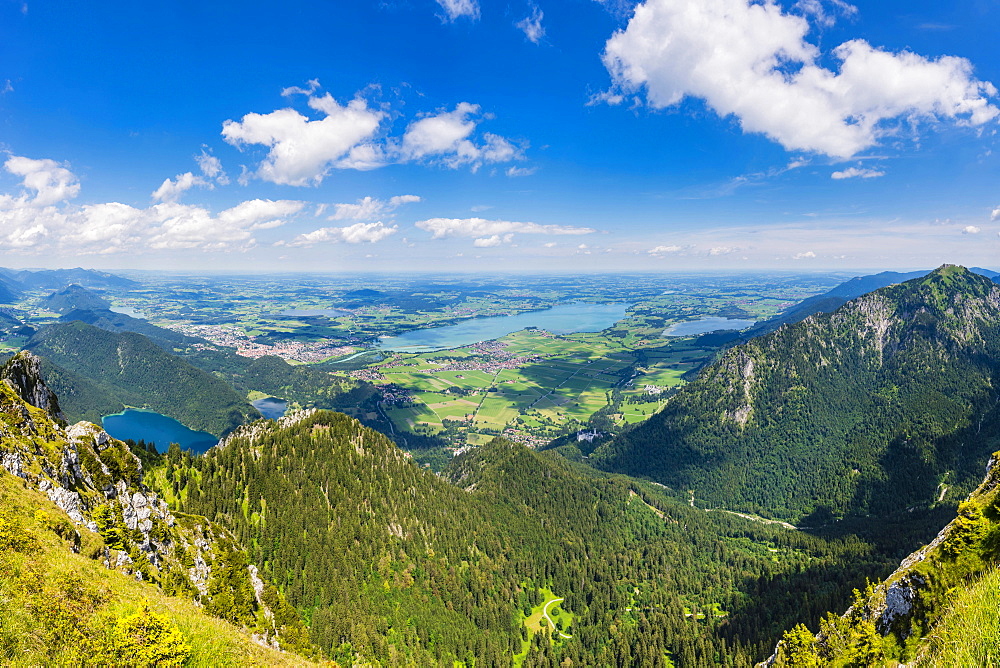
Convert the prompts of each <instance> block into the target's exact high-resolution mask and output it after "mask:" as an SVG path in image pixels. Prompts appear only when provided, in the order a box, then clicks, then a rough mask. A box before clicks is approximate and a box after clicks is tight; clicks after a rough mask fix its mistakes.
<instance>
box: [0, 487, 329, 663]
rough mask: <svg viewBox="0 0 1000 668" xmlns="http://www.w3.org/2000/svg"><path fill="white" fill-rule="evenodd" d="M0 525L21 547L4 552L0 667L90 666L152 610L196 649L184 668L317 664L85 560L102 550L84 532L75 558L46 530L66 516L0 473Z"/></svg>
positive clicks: (189, 603)
mask: <svg viewBox="0 0 1000 668" xmlns="http://www.w3.org/2000/svg"><path fill="white" fill-rule="evenodd" d="M0 516H2V518H3V525H4V526H5V527H6V529H5V530H4V531H0V534H3V535H6V536H7V537H8V538H9V537H10V536H11V535H15V536H20V538H21V547H20V548H19V547H16V546H13V545H12V544H10V543H9V542H8V544H7V545H5V546H4V548H3V549H0V663H2V664H4V665H14V666H33V665H86V664H87V663H89V662H91V661H94V660H95V658H94V657H96V656H98V655H99V654H100V652H101V651H102V649H104V650H105V651H106V648H107V646H108V645H107V642H108V640H107V639H108V638H109V637H110V634H112V633H113V629H114V628H115V625H116V623H117V622H118V621H119V620H122V619H123V618H126V617H129V616H131V615H134V614H136V613H138V612H140V611H142V610H143V608H144V607H146V606H148V609H149V611H150V612H152V613H153V614H155V615H159V616H162V617H165V618H166V620H167V622H168V624H169V625H170V626H173V627H176V628H177V629H178V630H179V631H180V633H181V635H182V636H183V640H184V642H185V643H186V644H187V645H189V646H190V649H191V651H190V657H189V658H188V660H187V663H186V664H185V665H189V666H283V665H290V666H291V665H311V664H310V662H308V661H307V660H306V659H303V658H302V657H299V656H297V655H293V654H288V653H283V652H278V651H275V650H272V649H267V648H264V647H261V646H259V645H257V644H255V643H254V642H252V641H251V640H250V638H249V637H248V636H247V635H245V634H244V633H243V632H241V631H240V630H239V629H237V628H236V627H234V626H232V625H231V624H229V623H227V622H224V621H222V620H220V619H216V618H214V617H210V616H208V615H206V614H205V613H204V612H203V611H202V609H201V608H199V607H198V606H196V605H195V604H194V603H193V602H192V601H190V600H187V599H183V598H178V597H173V596H164V595H163V594H162V593H161V592H160V590H159V589H157V588H156V587H155V586H154V585H152V584H148V583H144V582H138V581H136V580H135V579H133V578H132V577H130V576H126V575H123V574H122V573H120V572H118V571H113V570H109V569H107V568H105V567H104V566H103V565H102V564H101V563H100V562H99V561H96V560H94V559H91V558H88V556H86V555H88V554H97V553H98V552H99V551H100V550H101V548H102V547H103V542H102V541H101V539H100V537H98V536H97V535H96V534H93V533H91V532H89V531H87V530H86V529H82V528H81V529H80V534H81V536H82V544H81V548H80V554H75V553H73V552H72V551H71V550H70V544H69V542H68V541H67V540H64V539H63V538H61V537H60V536H59V535H57V534H56V533H55V532H54V531H53V529H52V528H50V527H52V526H53V525H56V526H58V525H60V524H61V525H63V526H65V525H66V523H68V519H66V518H65V515H64V514H63V513H62V511H61V510H59V509H58V508H57V507H56V506H55V505H54V504H53V503H52V502H51V501H49V500H48V498H46V497H45V496H43V495H42V494H40V493H38V492H35V491H33V490H30V489H26V488H25V487H23V482H22V481H21V479H19V478H15V477H14V476H12V475H10V474H9V473H7V472H6V471H4V470H2V469H0ZM60 520H61V521H60ZM11 527H13V529H11ZM63 535H66V533H65V531H63Z"/></svg>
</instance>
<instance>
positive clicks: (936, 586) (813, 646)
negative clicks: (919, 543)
mask: <svg viewBox="0 0 1000 668" xmlns="http://www.w3.org/2000/svg"><path fill="white" fill-rule="evenodd" d="M997 454H1000V453H997ZM998 566H1000V465H998V462H997V459H996V455H994V458H993V459H992V460H991V461H990V466H989V469H988V471H987V474H986V479H985V480H984V481H983V483H982V484H981V485H980V486H979V488H978V489H976V491H975V492H973V493H972V494H971V495H970V496H969V498H968V499H967V500H966V501H965V502H964V503H962V504H961V506H960V507H959V514H958V517H957V518H955V520H953V521H952V522H951V523H949V524H948V525H947V526H946V527H945V528H944V529H942V530H941V532H940V533H939V534H938V536H937V537H936V538H935V539H934V540H933V541H932V542H931V543H929V544H928V545H926V546H924V547H922V548H921V549H920V550H918V551H916V552H914V553H913V554H911V555H910V556H908V557H907V558H906V559H904V560H903V562H902V563H901V564H900V566H899V568H898V569H896V571H895V572H893V573H892V575H890V576H889V577H888V578H887V579H886V580H885V581H883V582H881V583H879V584H877V585H871V586H869V587H868V588H866V590H865V591H863V592H856V593H855V601H854V605H852V606H851V608H850V609H849V610H848V611H847V613H846V614H844V615H843V616H837V615H834V614H832V613H830V614H828V615H826V617H824V618H823V619H822V620H821V622H820V625H819V634H817V635H816V636H815V637H814V636H813V635H812V633H811V632H810V631H809V630H808V628H807V627H805V626H804V625H799V626H797V627H796V628H795V629H793V630H792V631H789V632H788V633H786V634H785V638H784V640H783V641H782V642H781V643H780V644H779V646H778V648H777V651H776V652H775V654H774V655H773V656H772V657H771V658H770V659H769V660H768V661H767V662H766V665H774V666H805V665H882V664H891V665H896V662H900V661H905V662H907V663H908V664H909V665H916V666H992V665H997V663H998V661H1000V645H998V644H997V638H998V637H1000V615H998V614H997V607H996V604H997V594H998V593H1000V570H998V568H997V567H998Z"/></svg>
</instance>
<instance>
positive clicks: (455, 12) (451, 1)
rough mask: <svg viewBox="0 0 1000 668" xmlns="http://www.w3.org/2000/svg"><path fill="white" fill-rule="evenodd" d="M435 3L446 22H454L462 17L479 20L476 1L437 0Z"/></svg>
mask: <svg viewBox="0 0 1000 668" xmlns="http://www.w3.org/2000/svg"><path fill="white" fill-rule="evenodd" d="M437 3H438V4H439V5H441V9H443V10H444V11H445V15H446V16H445V19H446V20H447V21H455V20H456V19H459V18H461V17H463V16H465V17H467V18H470V19H478V18H479V3H478V2H476V0H437Z"/></svg>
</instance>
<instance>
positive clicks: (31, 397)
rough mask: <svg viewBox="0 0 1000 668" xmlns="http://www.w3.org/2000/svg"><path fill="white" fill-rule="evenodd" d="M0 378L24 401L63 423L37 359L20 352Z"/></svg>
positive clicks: (53, 395)
mask: <svg viewBox="0 0 1000 668" xmlns="http://www.w3.org/2000/svg"><path fill="white" fill-rule="evenodd" d="M0 377H2V379H3V381H4V382H5V383H7V385H9V386H10V387H11V389H13V390H14V392H16V393H17V395H18V396H19V397H21V398H22V399H23V400H24V401H26V402H27V403H29V404H31V405H32V406H35V407H36V408H41V409H42V410H44V411H47V412H48V413H49V415H51V416H52V417H53V418H55V419H56V420H62V421H65V417H64V416H63V414H62V411H61V410H60V409H59V400H58V399H57V398H56V394H55V392H53V391H52V390H50V389H49V387H48V385H46V384H45V381H43V380H42V371H41V361H40V360H39V359H38V358H37V357H35V356H34V355H32V354H31V353H29V352H27V351H26V350H22V351H21V352H19V353H18V354H16V355H14V357H12V358H11V360H10V361H9V362H7V365H6V366H5V367H4V368H3V371H2V372H0Z"/></svg>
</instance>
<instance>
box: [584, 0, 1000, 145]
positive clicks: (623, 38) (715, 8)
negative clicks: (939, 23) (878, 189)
mask: <svg viewBox="0 0 1000 668" xmlns="http://www.w3.org/2000/svg"><path fill="white" fill-rule="evenodd" d="M805 4H806V5H810V4H813V3H805ZM808 31H809V22H808V21H807V19H806V18H804V17H803V16H798V15H794V14H788V13H785V12H784V11H783V10H782V8H781V6H780V5H778V4H776V3H775V2H774V1H773V0H764V1H763V2H751V1H750V0H646V2H643V3H642V4H640V5H638V6H637V7H636V8H635V13H634V15H633V16H632V18H631V20H630V21H629V24H628V26H627V27H626V28H625V29H624V30H620V31H618V32H616V33H615V34H614V35H613V36H612V37H611V38H610V39H609V40H608V41H607V44H606V46H605V51H604V55H603V59H604V64H605V66H606V67H607V69H608V71H609V72H610V74H611V76H612V80H613V88H612V90H610V91H607V92H606V93H605V94H604V95H603V96H599V98H600V99H604V100H605V101H609V102H615V101H620V100H621V96H622V95H623V94H636V95H639V94H642V93H643V92H644V94H645V99H646V101H647V103H648V104H649V105H650V106H652V107H654V108H663V107H669V106H672V105H676V104H678V103H680V102H681V101H682V100H683V99H684V98H685V97H694V98H700V99H702V100H704V101H705V102H706V103H707V104H708V106H709V107H711V108H712V109H714V110H715V111H716V112H717V113H718V114H719V115H720V116H729V115H733V116H735V117H736V118H737V119H738V120H739V122H740V125H741V126H742V128H743V130H744V132H749V133H761V134H764V135H766V136H768V137H770V138H771V139H773V140H774V141H777V142H778V143H780V144H781V145H782V146H784V147H785V148H786V149H787V150H799V151H813V152H816V153H822V154H825V155H828V156H831V157H834V158H840V159H846V158H850V157H851V156H853V155H855V154H857V153H858V152H860V151H863V150H865V149H867V148H870V147H872V146H875V145H876V144H877V143H878V142H879V140H880V138H882V137H883V136H885V135H887V134H889V133H891V132H893V131H894V127H893V126H894V125H897V126H898V125H899V124H900V123H904V122H905V123H915V122H916V121H918V120H921V119H947V120H951V121H955V122H958V123H961V124H967V125H974V126H975V125H982V124H984V123H986V122H987V121H990V120H991V119H993V118H995V117H996V116H997V114H998V113H1000V110H998V109H997V107H996V106H994V105H993V104H992V103H991V101H990V98H992V97H994V96H995V95H996V93H997V91H996V88H994V86H993V85H992V84H991V83H989V82H984V81H978V80H976V79H975V78H974V77H973V76H972V65H971V63H970V62H969V61H968V60H966V59H964V58H958V57H954V56H943V57H940V58H937V59H928V58H924V57H923V56H920V55H918V54H915V53H911V52H907V51H903V52H896V53H894V52H889V51H885V50H882V49H879V48H875V47H872V46H871V45H870V44H868V43H867V42H866V41H864V40H861V39H855V40H851V41H848V42H845V43H843V44H841V45H840V46H838V47H836V48H835V49H833V51H832V56H833V58H834V59H835V60H836V61H838V62H839V71H834V70H831V69H827V68H826V67H824V66H823V65H821V64H819V63H820V62H821V58H822V56H823V55H824V54H822V53H821V52H820V50H819V49H818V48H817V47H816V46H815V45H813V44H812V43H810V42H808V41H806V34H807V33H808Z"/></svg>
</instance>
